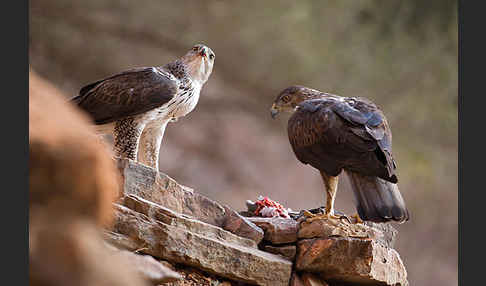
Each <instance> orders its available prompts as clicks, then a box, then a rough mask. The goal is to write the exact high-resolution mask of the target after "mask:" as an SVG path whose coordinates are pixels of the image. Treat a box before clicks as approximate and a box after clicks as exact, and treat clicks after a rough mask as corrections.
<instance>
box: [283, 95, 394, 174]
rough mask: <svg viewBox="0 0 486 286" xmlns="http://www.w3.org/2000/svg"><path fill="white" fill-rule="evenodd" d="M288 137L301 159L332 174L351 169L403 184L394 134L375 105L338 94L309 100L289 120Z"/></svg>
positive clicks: (361, 99) (298, 157) (364, 100)
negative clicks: (399, 181) (396, 157)
mask: <svg viewBox="0 0 486 286" xmlns="http://www.w3.org/2000/svg"><path fill="white" fill-rule="evenodd" d="M288 136H289V141H290V144H291V146H292V149H293V151H294V153H295V155H296V157H297V159H299V161H301V162H302V163H304V164H310V165H311V166H313V167H315V168H317V169H319V170H321V171H324V172H326V173H327V174H329V175H331V176H337V175H338V174H339V173H340V172H341V171H342V169H347V170H350V171H353V172H356V173H359V174H363V175H367V176H377V177H380V178H382V179H384V180H387V181H390V182H392V183H396V182H397V181H398V179H397V177H396V175H395V169H396V164H395V161H394V160H393V157H392V153H391V150H392V148H391V142H392V140H391V139H392V135H391V130H390V128H389V127H388V123H387V121H386V118H385V116H384V115H383V113H382V112H381V110H379V109H378V107H377V106H376V105H375V104H373V103H372V102H371V101H368V100H366V99H363V98H343V97H337V96H324V97H323V98H320V99H313V100H307V101H304V102H302V103H301V104H300V105H299V106H298V107H297V111H295V112H294V114H293V115H292V117H291V118H290V119H289V122H288Z"/></svg>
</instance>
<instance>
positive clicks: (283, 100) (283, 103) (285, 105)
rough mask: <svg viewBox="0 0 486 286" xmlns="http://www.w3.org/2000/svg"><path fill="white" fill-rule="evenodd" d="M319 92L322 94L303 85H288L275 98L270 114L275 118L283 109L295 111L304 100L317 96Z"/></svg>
mask: <svg viewBox="0 0 486 286" xmlns="http://www.w3.org/2000/svg"><path fill="white" fill-rule="evenodd" d="M319 94H321V92H320V91H318V90H315V89H312V88H308V87H305V86H301V85H293V86H290V87H287V88H286V89H284V90H283V91H282V92H280V93H279V95H278V96H277V98H276V99H275V100H274V102H273V104H272V107H271V108H270V114H271V116H272V118H274V119H275V117H276V116H277V115H278V114H279V113H280V112H281V111H284V112H294V111H295V108H296V107H297V105H299V104H300V103H301V102H302V101H304V100H308V99H312V98H315V97H316V96H318V95H319Z"/></svg>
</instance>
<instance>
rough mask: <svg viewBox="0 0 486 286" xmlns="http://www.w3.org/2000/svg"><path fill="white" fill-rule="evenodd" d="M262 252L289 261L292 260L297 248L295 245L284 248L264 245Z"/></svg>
mask: <svg viewBox="0 0 486 286" xmlns="http://www.w3.org/2000/svg"><path fill="white" fill-rule="evenodd" d="M263 250H265V251H266V252H270V253H273V254H279V255H281V256H283V257H285V258H287V259H288V260H290V261H293V260H294V258H295V254H296V253H297V247H296V246H295V245H285V246H274V245H264V246H263Z"/></svg>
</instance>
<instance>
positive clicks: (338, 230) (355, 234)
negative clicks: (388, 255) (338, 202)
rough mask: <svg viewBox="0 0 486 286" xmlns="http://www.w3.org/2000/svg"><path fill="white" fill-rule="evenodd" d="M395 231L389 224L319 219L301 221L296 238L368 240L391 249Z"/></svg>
mask: <svg viewBox="0 0 486 286" xmlns="http://www.w3.org/2000/svg"><path fill="white" fill-rule="evenodd" d="M396 234H397V231H396V230H395V229H394V228H393V227H392V226H391V225H390V224H377V223H372V224H369V223H366V224H362V223H349V222H348V221H346V220H335V219H331V220H327V219H319V220H314V221H312V222H306V221H302V222H301V223H300V228H299V231H298V238H299V239H304V238H318V237H319V238H328V237H350V238H369V239H372V240H375V241H377V242H379V243H382V244H383V245H385V246H387V247H393V245H394V243H395V237H396Z"/></svg>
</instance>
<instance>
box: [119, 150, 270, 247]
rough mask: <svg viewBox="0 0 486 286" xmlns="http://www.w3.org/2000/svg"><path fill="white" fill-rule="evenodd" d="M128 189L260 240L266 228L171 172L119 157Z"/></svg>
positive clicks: (127, 191)
mask: <svg viewBox="0 0 486 286" xmlns="http://www.w3.org/2000/svg"><path fill="white" fill-rule="evenodd" d="M117 162H118V168H119V169H120V171H121V173H122V176H123V185H124V193H125V194H126V195H128V194H133V195H137V196H138V197H140V198H143V199H146V200H149V201H152V202H154V203H156V204H158V205H161V206H163V207H166V208H168V209H171V210H173V211H174V212H177V213H181V214H185V215H189V216H191V217H193V218H195V219H197V220H200V221H203V222H206V223H208V224H212V225H214V226H218V227H223V228H224V227H227V229H228V230H230V231H233V232H235V233H236V234H238V235H240V236H243V237H246V238H249V239H252V240H254V241H255V243H257V244H258V243H259V242H260V241H261V240H262V238H263V231H262V230H261V229H260V228H258V227H256V226H255V225H254V224H253V223H251V222H249V221H248V220H247V219H245V218H244V217H242V216H241V215H239V214H238V213H236V212H235V211H233V210H231V209H230V208H228V207H226V206H223V205H221V204H219V203H217V202H215V201H212V200H210V199H208V198H207V197H205V196H203V195H201V194H198V193H196V192H194V191H193V190H192V189H190V188H188V187H185V186H182V185H180V184H178V183H177V182H176V181H174V180H173V179H172V178H170V177H169V176H167V175H165V174H163V173H158V172H157V171H156V170H155V169H153V168H150V167H147V166H144V165H141V164H138V163H136V162H134V161H132V160H128V159H119V160H118V161H117Z"/></svg>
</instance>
